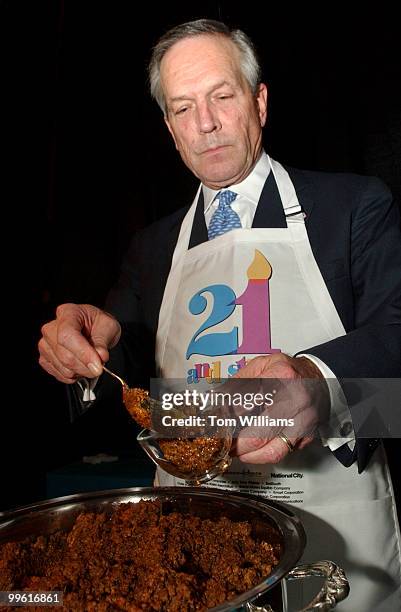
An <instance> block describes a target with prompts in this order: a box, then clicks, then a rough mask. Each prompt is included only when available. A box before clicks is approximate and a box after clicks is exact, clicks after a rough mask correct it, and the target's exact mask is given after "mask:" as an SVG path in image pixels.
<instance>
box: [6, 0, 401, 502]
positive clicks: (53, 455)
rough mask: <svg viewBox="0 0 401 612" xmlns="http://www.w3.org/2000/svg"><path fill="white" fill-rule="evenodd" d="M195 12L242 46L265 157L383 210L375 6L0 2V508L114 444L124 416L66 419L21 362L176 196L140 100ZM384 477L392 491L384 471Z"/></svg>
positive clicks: (387, 18) (394, 52)
mask: <svg viewBox="0 0 401 612" xmlns="http://www.w3.org/2000/svg"><path fill="white" fill-rule="evenodd" d="M262 9H263V14H262V13H261V11H262ZM379 10H380V7H379ZM199 17H209V18H217V19H222V20H225V21H226V22H228V23H229V24H230V25H233V26H238V27H241V28H242V29H244V30H245V31H246V32H247V33H248V34H249V35H250V36H251V38H252V39H253V40H254V42H255V44H256V46H257V48H258V50H259V54H260V56H261V60H262V63H263V65H264V67H265V71H264V80H265V81H266V82H267V83H268V85H269V119H268V125H267V128H266V129H265V146H266V148H267V150H268V152H269V153H270V154H271V155H272V156H273V157H274V158H276V159H278V160H279V161H281V162H282V163H285V164H290V165H294V166H297V167H301V168H308V169H322V170H333V171H352V172H358V173H362V174H373V175H376V176H380V177H381V178H382V179H383V180H384V181H385V182H386V183H387V184H388V185H389V186H390V187H391V189H392V190H393V192H394V194H395V196H396V197H397V198H398V201H400V199H401V183H400V176H401V174H400V171H401V115H400V109H401V95H400V90H399V83H400V57H401V53H400V51H401V49H400V45H399V42H398V41H399V27H398V23H399V22H398V19H397V17H396V15H395V12H391V11H386V9H385V7H383V9H382V10H381V11H380V12H378V11H377V7H376V11H374V10H373V9H368V8H367V7H366V5H365V6H364V9H363V13H352V12H351V11H350V9H349V7H347V8H345V7H341V6H340V5H336V7H335V9H334V6H333V7H332V8H330V6H326V7H325V9H324V10H323V9H322V10H321V11H319V10H315V11H313V12H312V11H311V12H308V11H307V10H302V11H300V10H295V9H293V8H290V6H289V5H288V6H287V5H286V6H285V7H284V8H283V9H282V10H279V9H277V8H274V7H273V6H270V5H269V4H268V3H260V2H247V3H242V6H241V7H240V6H238V7H237V6H236V5H235V4H234V3H232V2H229V1H220V2H192V3H191V5H190V6H189V4H188V3H178V2H170V3H168V6H167V5H162V6H157V7H155V6H154V5H153V3H149V4H148V5H146V6H141V17H140V16H139V6H138V2H133V1H131V2H116V1H114V2H111V1H110V2H75V3H74V2H70V3H65V5H64V2H63V1H62V0H54V1H53V2H41V3H38V2H35V3H23V2H22V3H19V2H12V1H1V2H0V52H1V58H2V59H1V65H0V79H1V82H0V85H1V90H2V99H3V103H4V102H5V110H3V111H2V113H1V116H2V119H1V130H2V131H1V133H2V138H1V142H2V145H3V148H4V157H3V162H2V168H3V173H4V174H3V177H4V178H3V180H2V187H4V196H3V197H2V226H3V232H2V237H3V243H4V244H7V245H8V246H7V248H6V249H5V254H4V255H3V303H4V305H5V308H6V312H5V314H4V315H3V327H4V348H3V351H4V354H5V356H6V358H7V364H8V366H9V367H8V368H7V371H4V384H3V389H4V393H5V389H6V388H8V391H9V392H10V389H11V401H10V400H7V401H6V400H5V399H4V401H3V408H2V411H3V418H2V421H1V422H2V435H1V442H2V444H1V446H2V451H3V453H2V454H3V456H4V458H3V459H2V476H1V488H0V490H1V492H2V495H3V499H2V501H1V502H0V509H2V508H6V507H10V506H14V505H16V504H21V503H29V502H30V501H32V500H35V499H40V498H43V497H44V496H45V484H44V483H45V474H46V472H47V471H49V470H50V469H52V468H54V467H57V466H60V465H63V464H66V463H68V462H70V461H72V460H74V459H76V458H79V457H81V456H82V455H83V454H90V453H94V452H100V451H114V450H118V449H119V448H121V447H127V446H129V444H130V443H131V442H132V436H133V432H132V428H131V426H130V424H129V423H128V420H127V417H126V415H125V414H120V413H118V414H117V415H114V414H113V411H112V410H111V409H110V407H108V410H107V409H104V410H99V411H96V413H95V412H90V413H89V414H87V415H86V416H84V417H83V418H82V419H81V420H80V421H79V422H78V423H74V424H73V425H71V424H70V422H69V416H68V409H67V402H66V395H65V390H64V387H63V385H60V384H58V383H56V382H54V381H53V380H52V379H50V377H48V376H46V375H45V374H44V373H42V372H41V370H40V368H39V367H38V366H37V365H36V362H37V349H36V344H37V341H38V338H39V335H40V326H41V324H43V322H45V321H46V320H49V319H51V318H52V317H53V314H54V310H55V307H56V305H57V304H58V303H62V302H66V301H74V302H88V303H93V304H97V305H101V304H102V302H103V300H104V298H105V295H106V293H107V290H108V288H109V287H110V286H111V285H112V283H113V282H114V280H115V279H116V275H117V273H118V269H119V265H120V262H121V257H122V256H123V253H124V251H125V250H126V248H127V246H128V242H129V240H130V237H131V236H132V234H133V232H135V230H137V229H138V228H140V227H143V226H144V225H145V224H147V223H149V222H151V221H153V220H154V219H157V218H158V217H160V216H162V215H164V214H166V213H168V212H171V211H173V210H175V209H177V208H179V207H181V206H182V205H184V204H186V203H189V202H190V200H191V199H192V196H193V192H194V188H195V185H196V181H194V179H193V177H192V176H191V175H190V173H189V172H188V171H187V170H186V169H185V168H184V166H183V165H182V162H181V161H180V160H179V158H178V156H177V154H176V152H175V149H174V147H173V144H172V142H170V138H169V136H168V133H167V130H166V129H165V127H164V123H163V120H162V115H161V113H160V111H159V109H158V108H157V106H156V104H155V103H154V102H152V101H151V100H150V96H149V94H148V88H147V82H146V64H147V61H148V59H149V55H150V49H151V46H152V45H153V44H154V43H155V42H156V40H157V38H158V37H159V35H160V34H162V33H163V32H164V31H165V30H166V29H167V28H169V27H171V26H173V25H176V24H177V23H180V22H183V21H186V20H189V19H195V18H199ZM10 245H11V246H10ZM6 278H7V280H6ZM8 278H9V279H10V280H8ZM6 332H8V334H7V333H6ZM6 374H7V376H8V379H6ZM398 449H399V441H398V440H396V441H391V444H390V443H389V444H388V450H389V452H390V458H392V457H395V456H396V453H397V451H398ZM393 463H394V462H393ZM393 474H394V476H395V480H396V481H398V475H397V473H396V469H395V465H394V467H393Z"/></svg>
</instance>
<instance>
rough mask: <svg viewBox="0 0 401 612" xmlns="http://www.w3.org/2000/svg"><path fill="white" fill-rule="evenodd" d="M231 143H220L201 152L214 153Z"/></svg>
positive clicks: (204, 153)
mask: <svg viewBox="0 0 401 612" xmlns="http://www.w3.org/2000/svg"><path fill="white" fill-rule="evenodd" d="M228 146H229V145H218V146H216V147H209V148H208V149H205V151H202V152H201V155H213V154H214V153H220V151H222V150H223V149H226V148H227V147H228Z"/></svg>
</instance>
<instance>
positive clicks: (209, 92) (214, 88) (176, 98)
mask: <svg viewBox="0 0 401 612" xmlns="http://www.w3.org/2000/svg"><path fill="white" fill-rule="evenodd" d="M224 85H230V86H231V83H229V82H228V81H225V80H224V81H220V82H219V83H216V85H213V86H212V88H211V89H210V90H209V91H208V94H211V93H213V92H214V91H216V89H220V87H223V86H224ZM190 99H191V96H174V97H173V98H170V102H183V101H185V100H190Z"/></svg>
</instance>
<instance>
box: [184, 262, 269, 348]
mask: <svg viewBox="0 0 401 612" xmlns="http://www.w3.org/2000/svg"><path fill="white" fill-rule="evenodd" d="M271 274H272V268H271V265H270V263H269V262H268V261H267V259H266V258H265V256H264V255H263V254H262V253H261V252H260V251H258V250H255V256H254V259H253V261H252V263H251V265H250V266H249V268H248V270H247V275H248V284H247V287H246V289H245V291H244V292H243V293H242V294H241V295H240V296H239V297H236V295H235V293H234V291H233V290H232V289H231V287H229V286H228V285H209V286H208V287H204V288H203V289H201V290H200V291H198V292H197V293H195V295H193V296H192V298H191V299H190V301H189V305H188V307H189V311H190V313H191V314H193V315H199V314H202V312H204V311H205V309H206V306H207V304H208V298H207V297H205V295H204V294H205V293H210V294H211V295H212V298H213V307H212V311H211V313H210V315H209V316H208V318H207V319H206V321H204V322H203V323H202V325H201V326H200V327H199V328H198V329H197V331H196V332H195V334H194V335H193V337H192V339H191V341H190V343H189V345H188V349H187V353H186V358H187V359H189V357H191V355H194V354H198V355H208V356H213V357H215V356H217V355H231V354H237V353H246V354H258V355H263V354H269V353H279V352H280V349H273V348H271V337H270V296H269V278H270V277H271ZM236 306H242V343H241V345H240V346H238V327H237V326H234V327H233V329H232V330H231V331H229V332H209V333H208V334H204V335H203V336H200V334H201V333H202V332H204V331H205V330H207V329H211V328H212V327H214V326H215V325H217V324H218V323H221V322H222V321H225V320H226V319H227V318H228V317H229V316H230V315H231V314H232V313H233V312H234V310H235V308H236ZM199 336H200V337H199Z"/></svg>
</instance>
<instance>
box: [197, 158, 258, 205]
mask: <svg viewBox="0 0 401 612" xmlns="http://www.w3.org/2000/svg"><path fill="white" fill-rule="evenodd" d="M269 172H270V165H269V160H268V157H267V155H266V153H265V152H264V151H262V155H261V156H260V157H259V159H258V161H257V162H256V164H255V166H254V168H253V170H252V172H250V174H248V176H247V177H246V178H245V179H244V180H243V181H241V183H237V184H236V185H230V187H229V188H230V190H231V191H235V193H238V195H240V196H241V197H244V198H247V199H248V200H249V201H250V202H252V203H253V204H254V205H255V208H256V206H257V205H258V202H259V198H260V194H261V193H262V189H263V186H264V184H265V182H266V179H267V177H268V176H269ZM202 191H203V200H204V203H205V214H206V213H207V211H208V210H209V208H210V206H211V205H212V202H213V200H214V199H215V197H216V195H217V194H218V193H219V191H221V189H217V190H215V189H210V187H206V185H202Z"/></svg>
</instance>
